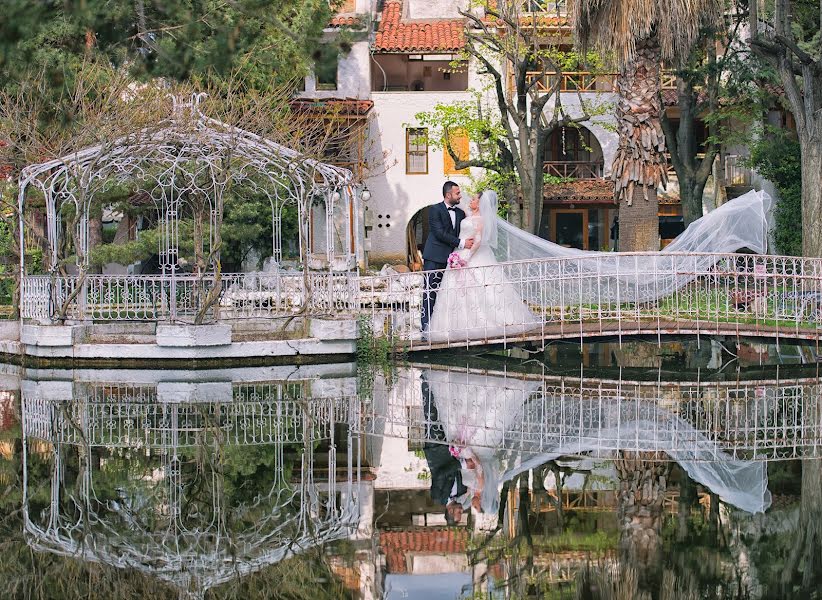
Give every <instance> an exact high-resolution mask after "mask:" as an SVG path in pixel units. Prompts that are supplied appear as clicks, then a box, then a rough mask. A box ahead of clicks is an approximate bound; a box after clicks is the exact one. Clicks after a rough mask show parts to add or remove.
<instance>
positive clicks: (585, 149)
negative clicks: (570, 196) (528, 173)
mask: <svg viewBox="0 0 822 600" xmlns="http://www.w3.org/2000/svg"><path fill="white" fill-rule="evenodd" d="M544 161H545V172H546V173H547V174H549V175H554V176H555V177H563V178H572V179H599V178H601V177H602V176H603V174H604V168H605V162H604V159H603V154H602V146H600V144H599V141H598V140H597V138H596V136H595V135H594V134H593V133H591V130H590V129H586V128H585V127H557V128H555V129H554V130H553V131H552V132H551V134H550V135H549V137H548V142H547V143H546V144H545V155H544Z"/></svg>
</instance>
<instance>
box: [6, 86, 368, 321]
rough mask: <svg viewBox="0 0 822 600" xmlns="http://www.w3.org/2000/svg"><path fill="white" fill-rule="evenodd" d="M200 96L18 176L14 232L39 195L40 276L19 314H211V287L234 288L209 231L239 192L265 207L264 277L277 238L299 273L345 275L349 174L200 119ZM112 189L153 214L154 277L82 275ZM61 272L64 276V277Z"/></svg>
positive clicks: (352, 262)
mask: <svg viewBox="0 0 822 600" xmlns="http://www.w3.org/2000/svg"><path fill="white" fill-rule="evenodd" d="M203 97H204V94H197V95H194V96H193V97H192V100H191V101H190V102H185V103H184V102H180V101H178V100H177V99H175V100H174V109H173V113H172V116H171V117H170V118H168V119H166V120H163V121H160V122H159V123H157V124H156V125H155V126H152V127H148V128H144V129H141V130H139V131H134V132H132V133H130V134H128V135H125V136H123V137H120V138H118V139H115V140H111V141H107V142H103V143H101V144H99V145H96V146H93V147H90V148H85V149H82V150H78V151H76V152H74V153H72V154H69V155H67V156H64V157H62V158H59V159H55V160H51V161H48V162H44V163H41V164H36V165H30V166H28V167H26V168H25V169H23V171H22V173H21V176H20V186H19V188H20V192H19V205H20V211H21V216H20V227H21V230H22V229H23V216H22V215H23V211H24V210H26V208H27V199H28V198H29V196H30V195H32V194H35V195H42V197H43V198H44V200H45V213H46V225H45V229H46V232H45V233H46V238H47V247H46V248H45V250H46V251H45V252H44V257H43V262H44V268H45V269H46V271H47V272H48V273H49V275H47V276H27V277H24V280H23V286H22V302H21V306H22V311H23V316H24V317H26V318H34V319H39V320H42V321H48V320H51V319H53V318H54V317H55V316H57V317H59V318H65V317H66V316H71V317H74V318H86V317H87V316H89V313H91V315H92V316H93V317H94V318H116V317H111V316H109V317H101V315H100V314H96V312H97V311H98V306H99V305H100V304H105V305H112V304H119V305H120V306H126V307H129V308H130V309H131V313H133V314H129V316H128V317H126V318H129V317H130V318H131V319H134V318H135V315H136V318H138V319H139V318H141V315H144V314H145V313H146V312H149V313H150V317H148V318H151V317H153V318H155V319H164V318H168V319H170V320H175V319H177V318H178V316H183V315H185V314H191V313H195V314H196V313H198V312H199V311H200V309H202V308H203V304H204V303H205V302H211V305H214V304H215V302H216V300H215V299H214V298H210V296H212V294H210V293H209V292H211V290H215V291H217V292H219V291H220V290H221V286H222V287H227V286H230V285H232V283H233V284H236V277H235V278H233V279H232V276H231V274H224V273H221V272H220V271H221V267H220V253H221V250H222V236H221V228H222V224H223V214H224V209H225V206H226V205H228V204H229V203H230V202H231V201H232V199H233V198H237V197H242V196H243V195H246V196H249V195H254V196H257V197H262V198H265V199H267V200H268V203H269V205H270V207H271V228H272V246H271V256H270V258H269V259H268V260H267V261H266V264H267V265H270V268H272V270H274V271H277V270H278V269H277V266H278V265H280V264H281V263H282V261H283V249H284V241H286V242H290V243H293V242H295V241H296V242H297V244H298V248H299V262H300V265H301V266H302V267H303V268H311V269H324V270H332V271H347V270H351V269H354V268H356V265H357V259H358V256H359V255H360V254H361V249H360V248H359V245H358V244H357V232H358V231H359V224H358V222H357V214H358V211H357V207H356V202H357V201H358V200H357V195H356V193H355V189H354V184H353V176H352V174H351V172H350V171H349V170H347V169H343V168H339V167H335V166H332V165H328V164H324V163H322V162H319V161H317V160H314V159H310V158H308V157H306V156H304V155H302V154H300V153H299V152H297V151H295V150H292V149H290V148H287V147H285V146H283V145H281V144H278V143H275V142H273V141H271V140H268V139H264V138H262V137H260V136H258V135H256V134H253V133H251V132H248V131H245V130H243V129H240V128H238V127H235V126H232V125H229V124H226V123H223V122H220V121H218V120H215V119H212V118H210V117H207V116H206V115H205V114H203V112H201V110H200V102H201V100H202V98H203ZM123 188H124V189H127V190H129V191H130V193H131V197H132V199H138V198H141V199H142V201H143V203H144V204H147V205H148V206H150V207H151V206H153V210H152V209H149V210H148V214H149V215H150V217H149V218H148V222H150V223H152V224H153V225H155V226H156V235H157V240H158V241H157V261H158V265H157V269H156V270H157V272H156V273H143V274H135V275H129V276H128V277H125V276H117V277H116V278H115V277H111V276H110V277H108V279H106V277H107V276H105V275H90V258H91V257H90V253H91V250H92V248H91V244H90V230H89V222H90V220H91V218H92V213H93V211H94V210H96V208H99V207H97V204H99V203H100V202H102V200H101V198H102V197H103V195H104V194H105V193H107V192H109V191H111V190H115V189H123ZM135 201H136V200H135ZM95 203H97V204H95ZM288 206H293V207H295V208H296V221H297V223H296V228H297V233H296V235H295V236H294V237H296V238H297V240H293V239H290V240H283V223H284V218H285V212H286V208H287V207H288ZM95 207H96V208H95ZM21 262H23V263H24V262H25V259H24V258H21ZM69 263H71V264H72V265H73V267H72V270H73V271H74V274H68V273H66V272H65V271H64V265H66V264H69ZM21 268H22V269H23V272H25V268H26V265H25V264H21ZM147 296H151V298H147ZM157 298H162V302H159V301H158V300H157ZM158 304H162V306H158ZM208 308H209V307H208V306H206V307H205V309H208ZM142 318H143V319H146V318H147V317H146V316H142Z"/></svg>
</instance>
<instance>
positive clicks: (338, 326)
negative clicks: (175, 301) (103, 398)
mask: <svg viewBox="0 0 822 600" xmlns="http://www.w3.org/2000/svg"><path fill="white" fill-rule="evenodd" d="M302 332H307V333H302ZM357 337H358V331H357V322H356V321H355V320H353V319H350V318H349V319H339V320H338V319H317V318H310V319H307V322H302V321H301V320H299V319H295V321H294V322H292V326H291V327H289V329H288V330H287V331H286V332H285V333H283V332H282V331H280V330H279V329H277V328H276V327H274V326H272V325H271V324H270V323H267V322H265V321H259V322H237V323H235V324H226V323H220V324H210V325H187V324H153V323H138V322H134V323H103V324H98V323H77V324H66V325H30V324H25V323H24V324H23V325H22V326H20V324H19V323H16V322H9V323H3V324H2V327H0V354H2V355H5V357H6V358H8V359H17V360H23V361H29V360H30V361H33V362H37V363H49V362H52V361H56V362H59V363H65V362H71V363H77V364H83V363H88V364H105V365H122V364H128V363H132V364H135V365H136V364H149V363H150V364H152V365H157V364H158V363H172V362H177V361H197V362H203V363H211V362H214V363H236V362H249V363H253V362H289V363H299V362H313V361H317V360H329V359H331V360H340V359H341V358H350V357H351V356H353V355H354V354H355V353H356V343H357Z"/></svg>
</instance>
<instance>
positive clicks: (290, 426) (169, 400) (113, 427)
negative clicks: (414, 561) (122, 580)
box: [22, 382, 371, 597]
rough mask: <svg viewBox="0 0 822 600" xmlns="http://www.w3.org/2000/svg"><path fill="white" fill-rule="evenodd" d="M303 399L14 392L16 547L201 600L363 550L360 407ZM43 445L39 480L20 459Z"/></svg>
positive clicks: (56, 388) (231, 387)
mask: <svg viewBox="0 0 822 600" xmlns="http://www.w3.org/2000/svg"><path fill="white" fill-rule="evenodd" d="M61 390H62V393H61ZM46 391H48V392H49V393H50V394H49V395H50V397H43V394H42V392H46ZM30 392H38V393H36V394H33V395H29V393H30ZM305 392H306V384H304V383H296V384H294V383H289V382H247V383H241V384H236V383H235V384H232V383H231V382H207V383H203V382H194V383H177V382H174V383H167V384H164V383H162V382H161V383H158V384H150V383H149V384H145V385H123V384H116V383H115V384H106V383H89V384H76V383H75V384H72V383H71V382H68V384H67V385H62V386H61V385H52V384H50V383H47V384H40V383H31V382H29V383H28V384H25V385H23V393H22V413H23V431H24V435H25V442H26V443H25V445H24V478H25V484H24V519H25V530H26V535H27V540H28V542H29V544H30V545H31V546H32V547H33V548H35V549H36V550H41V551H48V552H52V553H56V554H60V555H63V556H72V557H75V558H82V559H83V560H87V561H93V562H100V563H103V564H106V565H110V566H115V567H121V568H122V567H126V568H133V569H136V570H138V571H141V572H143V573H146V574H150V575H152V576H154V577H157V578H159V579H161V580H163V581H165V582H168V583H170V584H171V585H173V586H175V587H176V588H178V589H179V590H180V591H181V593H183V594H186V595H189V596H192V597H202V595H203V594H204V593H205V591H206V590H208V589H209V588H212V587H214V586H216V585H219V584H221V583H224V582H227V581H229V580H231V579H235V578H237V577H238V576H242V575H245V574H248V573H252V572H254V571H258V570H259V569H262V568H264V567H265V566H267V565H271V564H274V563H276V562H279V561H282V560H284V559H286V558H288V557H290V556H293V555H295V554H298V553H300V552H302V551H305V550H307V549H308V548H311V547H313V546H317V545H319V544H323V543H326V542H330V541H333V540H338V539H346V538H347V539H356V538H359V537H363V536H367V535H368V534H369V527H370V523H369V521H370V516H369V515H368V513H369V512H370V505H371V500H370V497H369V493H368V492H369V487H368V485H367V483H366V482H365V481H363V477H362V444H361V438H360V435H359V433H358V431H357V427H356V424H357V423H358V420H359V411H360V406H359V403H358V401H357V400H356V398H351V397H347V396H345V395H337V396H336V397H332V398H314V397H311V398H309V397H305ZM61 396H62V397H61ZM42 442H47V443H48V444H50V447H51V453H50V456H49V464H50V471H51V473H50V479H48V480H38V478H37V471H36V470H34V471H32V470H30V469H29V467H28V462H29V460H30V458H29V456H27V454H26V453H25V452H26V450H25V448H30V447H32V446H35V445H37V444H40V443H42ZM43 488H45V489H46V490H47V494H46V497H48V498H49V500H48V503H47V505H46V506H43V507H40V505H39V503H38V500H37V498H41V497H42V491H43ZM41 508H42V510H41ZM363 517H364V518H363ZM368 576H369V574H368V572H367V569H366V572H365V577H363V578H362V579H363V585H364V586H366V587H367V586H368V585H371V583H370V581H369V580H368V579H369V577H368Z"/></svg>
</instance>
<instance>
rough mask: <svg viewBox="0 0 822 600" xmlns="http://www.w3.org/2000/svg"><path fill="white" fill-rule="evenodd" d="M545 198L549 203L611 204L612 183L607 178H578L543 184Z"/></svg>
mask: <svg viewBox="0 0 822 600" xmlns="http://www.w3.org/2000/svg"><path fill="white" fill-rule="evenodd" d="M544 195H545V200H546V201H547V202H550V203H554V204H556V203H563V204H565V203H578V204H592V203H595V204H613V203H614V184H613V182H612V181H611V180H609V179H580V180H578V181H570V182H568V183H559V184H554V185H546V186H545V191H544Z"/></svg>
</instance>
